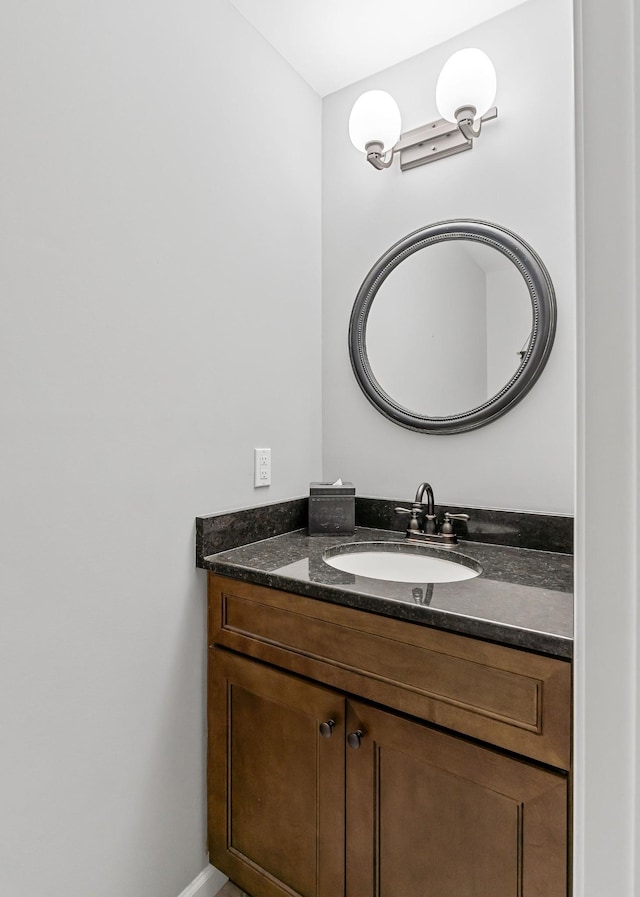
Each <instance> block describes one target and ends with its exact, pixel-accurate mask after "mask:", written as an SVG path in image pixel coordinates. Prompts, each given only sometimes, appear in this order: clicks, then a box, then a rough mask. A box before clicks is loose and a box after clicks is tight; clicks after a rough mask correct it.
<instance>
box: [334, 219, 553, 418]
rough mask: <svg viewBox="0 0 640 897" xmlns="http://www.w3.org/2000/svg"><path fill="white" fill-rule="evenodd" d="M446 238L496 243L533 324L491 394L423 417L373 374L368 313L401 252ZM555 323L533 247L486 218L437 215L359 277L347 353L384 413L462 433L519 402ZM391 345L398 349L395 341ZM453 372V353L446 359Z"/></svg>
mask: <svg viewBox="0 0 640 897" xmlns="http://www.w3.org/2000/svg"><path fill="white" fill-rule="evenodd" d="M445 240H475V241H476V242H478V243H484V244H486V245H488V246H492V247H493V248H494V249H497V250H498V251H499V252H501V253H502V254H503V255H505V256H506V257H507V258H508V259H509V260H510V261H511V262H512V263H513V264H514V265H515V266H516V267H517V268H518V270H519V271H520V273H521V274H522V276H523V278H524V280H525V283H526V285H527V289H528V290H529V296H530V297H531V305H532V310H533V328H532V333H531V338H530V340H529V346H528V348H527V350H526V352H525V354H524V355H523V358H522V362H521V363H520V366H519V367H518V369H517V371H516V372H515V374H514V375H513V377H512V378H511V379H510V380H509V382H508V383H507V384H506V385H505V386H504V387H503V388H502V389H501V390H500V391H499V392H498V393H496V394H495V395H494V396H492V397H491V398H490V399H488V400H487V401H486V402H484V403H483V404H482V405H478V406H477V407H476V408H472V409H471V410H469V411H465V412H463V413H461V414H452V415H449V416H447V417H427V416H426V415H424V414H419V413H417V412H415V411H411V410H409V409H408V408H404V407H403V406H402V405H400V404H398V403H397V402H396V401H395V400H394V399H393V398H391V396H389V395H387V393H386V392H385V391H384V389H383V388H382V387H381V386H380V384H379V383H378V381H377V380H376V378H375V377H374V375H373V372H372V370H371V366H370V364H369V358H368V355H367V319H368V317H369V312H370V310H371V306H372V304H373V300H374V299H375V298H376V295H377V293H378V290H379V289H380V287H381V286H382V284H383V283H384V281H385V280H386V279H387V277H388V276H389V274H390V273H391V272H392V271H393V270H394V268H397V266H398V265H399V264H400V263H401V262H403V261H404V260H405V259H406V258H408V257H409V256H410V255H412V254H413V253H414V252H417V251H418V250H419V249H424V248H425V247H426V246H430V245H431V244H434V243H441V242H443V241H445ZM555 329H556V300H555V293H554V290H553V284H552V282H551V278H550V276H549V272H548V271H547V269H546V268H545V266H544V264H543V262H542V260H541V259H540V257H539V256H538V255H537V253H536V252H535V251H534V250H533V249H532V248H531V246H529V245H528V243H525V241H524V240H523V239H522V238H521V237H519V236H518V235H517V234H514V233H512V232H511V231H509V230H507V229H506V228H504V227H500V226H499V225H497V224H490V223H489V222H487V221H474V220H471V219H470V220H454V221H440V222H438V223H436V224H430V225H427V226H426V227H422V228H420V229H419V230H417V231H414V232H413V233H411V234H408V235H407V236H406V237H403V238H402V239H401V240H400V241H399V242H398V243H396V244H395V245H394V246H392V247H391V248H390V249H389V250H387V252H385V254H384V255H383V256H382V257H381V258H380V259H378V261H377V262H376V263H375V265H374V266H373V268H372V269H371V271H369V273H368V274H367V276H366V278H365V279H364V281H363V283H362V286H361V287H360V289H359V291H358V295H357V296H356V301H355V303H354V306H353V310H352V312H351V321H350V324H349V355H350V358H351V365H352V367H353V372H354V374H355V376H356V380H357V381H358V384H359V385H360V388H361V389H362V391H363V392H364V394H365V396H366V397H367V398H368V399H369V401H370V402H371V403H372V404H373V405H374V406H375V407H376V408H377V409H378V411H380V412H381V413H382V414H384V415H385V417H388V418H389V419H390V420H392V421H394V422H395V423H397V424H400V425H401V426H403V427H408V428H409V429H410V430H417V431H419V432H421V433H433V434H450V433H462V432H464V431H465V430H474V429H476V428H477V427H483V426H485V425H486V424H488V423H491V421H493V420H495V419H496V418H497V417H500V416H501V415H502V414H505V413H506V412H507V411H509V410H510V409H511V408H513V406H514V405H515V404H516V403H517V402H519V401H520V400H521V399H522V398H523V396H525V395H526V393H527V392H528V391H529V390H530V389H531V387H532V386H533V384H534V383H535V382H536V380H537V379H538V377H539V376H540V374H541V373H542V369H543V368H544V366H545V364H546V362H547V358H548V357H549V353H550V351H551V347H552V345H553V339H554V336H555ZM395 351H398V352H400V351H402V347H401V346H398V347H397V349H396V350H395ZM411 365H415V366H416V368H417V370H418V371H424V370H425V369H426V368H427V367H428V358H425V359H415V358H414V359H407V367H408V368H409V367H410V366H411ZM451 371H452V372H453V375H455V359H454V358H452V361H451ZM446 374H447V372H446V371H432V372H430V374H429V376H434V377H445V376H446Z"/></svg>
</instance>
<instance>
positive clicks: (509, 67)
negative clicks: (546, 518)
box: [323, 0, 576, 514]
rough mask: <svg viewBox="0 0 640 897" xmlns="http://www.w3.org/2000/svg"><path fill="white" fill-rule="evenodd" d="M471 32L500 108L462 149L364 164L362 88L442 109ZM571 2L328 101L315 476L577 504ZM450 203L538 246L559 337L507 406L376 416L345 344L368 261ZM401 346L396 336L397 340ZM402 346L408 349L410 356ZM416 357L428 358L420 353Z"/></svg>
mask: <svg viewBox="0 0 640 897" xmlns="http://www.w3.org/2000/svg"><path fill="white" fill-rule="evenodd" d="M465 46H479V47H481V48H482V49H484V50H485V51H486V52H487V53H488V54H489V56H490V57H491V58H492V60H493V62H494V64H495V67H496V70H497V73H498V95H497V98H496V104H497V106H498V108H499V118H498V119H497V120H496V121H494V122H490V123H489V124H487V125H486V126H485V129H484V133H483V135H482V136H481V138H480V140H479V141H478V143H477V145H476V146H475V147H474V149H473V150H472V151H471V152H467V153H461V154H459V155H457V156H454V157H451V158H448V159H443V160H440V161H438V162H435V163H433V164H430V165H425V166H422V167H421V168H418V169H415V170H412V171H407V172H401V171H400V168H399V166H398V165H397V163H396V164H395V165H394V166H393V168H392V169H390V170H388V171H382V172H379V171H375V170H374V169H373V168H372V167H371V166H370V165H368V164H367V163H366V161H365V160H364V157H363V156H362V155H361V154H360V153H358V152H357V151H356V150H355V149H354V148H353V147H352V145H351V143H350V141H349V137H348V133H347V122H348V117H349V112H350V109H351V106H352V104H353V102H354V101H355V99H356V98H357V96H359V94H360V93H361V92H362V91H364V90H366V89H372V88H382V89H386V90H389V92H390V93H392V94H393V95H394V96H395V98H396V99H397V101H398V103H399V105H400V110H401V112H402V115H403V129H404V130H408V129H411V128H414V127H417V126H419V125H421V124H424V123H426V122H427V121H430V120H432V119H435V118H438V113H437V109H436V107H435V84H436V80H437V76H438V73H439V71H440V69H441V67H442V65H443V64H444V62H445V61H446V59H447V58H448V57H449V55H450V54H451V53H452V52H454V51H455V50H458V49H461V48H462V47H465ZM571 48H572V4H571V2H570V0H561V2H558V0H536V2H534V3H525V4H523V5H521V6H519V7H517V8H515V9H513V10H512V11H510V12H508V13H505V14H503V15H501V16H498V17H497V18H495V19H493V20H491V21H489V22H486V23H484V24H483V25H481V26H478V27H477V28H474V29H472V30H470V31H468V32H466V33H465V34H464V35H461V36H459V37H458V38H456V39H454V40H451V41H449V42H447V43H446V44H442V45H440V46H439V47H436V48H434V49H433V50H430V51H428V52H426V53H423V54H421V55H419V56H416V57H414V58H413V59H411V60H408V61H407V62H404V63H401V64H399V65H397V66H394V67H393V68H391V69H388V70H386V71H385V72H380V73H378V74H376V75H375V76H372V77H371V78H368V79H366V80H365V81H362V82H360V83H358V84H357V85H353V86H350V87H348V88H345V89H343V90H341V91H338V92H337V93H335V94H332V95H331V96H329V97H326V98H325V100H324V103H323V363H324V374H323V378H324V379H323V402H324V413H323V414H324V416H323V422H324V475H325V477H329V478H331V477H334V476H342V477H346V478H348V479H350V480H353V481H354V482H355V484H356V487H357V490H358V492H359V493H360V494H364V495H372V496H380V497H385V496H386V497H388V496H392V497H394V498H401V497H403V496H405V497H407V498H409V497H411V495H413V494H414V492H415V488H416V485H417V484H418V483H419V482H420V481H421V480H424V479H428V480H429V481H430V482H431V483H432V484H433V486H434V488H435V492H436V498H437V500H438V501H440V502H443V503H445V502H451V503H455V504H460V505H465V504H468V505H470V506H474V505H480V506H490V507H498V508H513V509H522V510H530V511H547V512H558V513H568V514H571V513H573V456H574V434H573V430H574V405H575V402H574V383H575V376H574V367H575V352H574V340H575V292H576V289H575V212H574V209H575V192H574V136H573V128H574V116H573V108H574V106H573V59H572V49H571ZM448 218H481V219H485V220H489V221H494V222H496V223H498V224H501V225H503V226H506V227H508V228H510V229H512V230H514V231H516V232H517V233H519V234H520V235H521V236H522V237H523V238H524V239H525V240H526V241H527V242H529V243H530V244H531V245H532V246H533V247H534V249H535V250H536V251H537V252H538V253H539V254H540V256H541V257H542V258H543V259H544V261H545V264H546V265H547V267H548V269H549V272H550V274H551V277H552V280H553V282H554V286H555V290H556V294H557V300H558V329H557V335H556V342H555V346H554V349H553V352H552V353H551V356H550V359H549V362H548V364H547V367H546V368H545V370H544V372H543V374H542V376H541V378H540V380H539V381H538V383H537V384H536V385H535V387H534V388H533V390H532V391H531V392H530V393H529V394H528V395H527V396H526V397H525V399H524V400H523V401H522V402H521V403H520V404H519V405H518V406H517V407H515V408H514V409H513V410H512V411H510V412H509V414H508V415H506V416H504V417H502V418H501V419H499V420H498V421H496V422H494V423H492V424H491V425H490V426H487V427H484V428H482V429H480V430H475V431H472V432H470V433H464V434H459V435H454V436H425V435H423V434H417V433H414V432H412V431H410V430H405V429H403V428H401V427H398V426H397V425H395V424H393V423H392V422H390V421H388V420H387V419H386V418H384V417H382V415H380V414H379V413H378V412H377V411H376V410H375V408H374V407H373V406H372V405H371V404H370V403H369V402H368V401H367V400H366V398H365V397H364V396H363V395H362V393H361V391H360V389H359V387H358V385H357V383H356V382H355V379H354V377H353V374H352V371H351V366H350V363H349V356H348V350H347V330H348V323H349V315H350V312H351V307H352V305H353V301H354V298H355V295H356V293H357V291H358V288H359V286H360V284H361V282H362V280H363V279H364V276H365V274H366V273H367V271H368V270H369V269H370V267H371V266H372V264H373V263H374V262H375V261H376V259H377V258H379V257H380V256H381V255H382V253H383V252H384V251H385V250H386V249H387V248H388V247H390V246H391V245H392V244H393V243H395V242H396V241H397V240H398V239H400V237H402V236H403V235H405V234H407V233H409V232H410V231H412V230H415V229H417V228H418V227H421V226H423V225H425V224H429V223H431V222H435V221H438V220H441V219H448ZM397 351H399V352H400V351H402V346H401V345H399V346H398V347H397ZM408 361H409V360H408ZM424 364H426V365H428V358H426V359H425V361H424Z"/></svg>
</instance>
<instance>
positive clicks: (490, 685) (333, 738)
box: [199, 527, 572, 897]
mask: <svg viewBox="0 0 640 897" xmlns="http://www.w3.org/2000/svg"><path fill="white" fill-rule="evenodd" d="M371 540H376V541H380V540H384V541H387V540H388V541H391V542H392V543H398V544H400V543H401V541H402V534H401V533H395V532H383V531H381V530H371V529H367V528H363V527H360V528H358V529H357V530H356V534H355V535H354V536H341V537H340V536H334V537H329V536H326V537H324V536H323V537H309V536H308V535H307V534H306V532H305V531H304V530H297V531H294V532H289V533H284V534H282V535H279V536H275V537H273V538H269V539H266V540H263V541H259V542H255V543H253V544H246V545H244V546H241V547H238V548H236V549H233V550H229V551H222V552H216V553H214V554H211V555H208V556H202V557H201V558H200V561H199V563H200V566H202V567H204V568H206V569H208V571H209V572H208V594H209V614H208V626H209V646H210V647H209V689H208V715H209V758H208V778H207V781H208V807H209V810H208V823H209V851H210V856H211V862H212V863H213V864H214V865H215V866H217V867H218V868H219V869H221V870H222V871H224V872H225V873H226V874H227V875H229V877H230V878H231V879H232V880H233V881H235V882H236V883H237V884H239V885H240V886H241V887H242V888H244V889H245V890H247V891H248V892H249V894H251V895H252V897H285V895H287V897H292V895H303V897H338V895H346V897H398V895H403V897H405V895H406V897H466V895H468V897H489V895H490V897H534V895H536V897H567V895H568V893H569V887H570V885H569V878H568V867H569V827H570V826H569V820H570V774H571V644H572V642H571V558H570V557H569V556H568V555H565V554H561V553H555V552H545V551H530V550H522V549H517V548H512V547H505V546H502V545H487V544H484V543H480V542H477V543H471V542H463V543H460V545H458V546H457V547H456V548H454V549H452V552H453V553H455V552H458V553H460V554H462V555H464V556H465V557H468V558H471V559H472V560H473V561H474V562H475V563H477V564H479V566H480V567H481V568H482V571H483V572H482V573H481V574H480V576H478V577H477V578H476V579H473V580H467V581H464V582H452V583H437V584H435V585H431V586H430V587H429V586H428V585H423V586H418V585H417V584H415V583H414V584H410V583H409V584H408V583H395V582H393V583H383V582H379V581H375V580H371V579H367V578H366V577H358V576H354V575H352V574H349V573H345V572H342V571H339V570H336V569H333V568H332V567H330V566H329V565H327V564H326V563H325V562H324V560H323V556H325V553H326V552H327V550H328V549H331V548H332V547H335V545H337V544H339V543H344V542H345V541H356V542H357V541H361V542H365V543H368V542H370V541H371ZM452 556H453V555H452Z"/></svg>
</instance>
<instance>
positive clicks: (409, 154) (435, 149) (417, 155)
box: [393, 106, 498, 171]
mask: <svg viewBox="0 0 640 897" xmlns="http://www.w3.org/2000/svg"><path fill="white" fill-rule="evenodd" d="M497 117H498V110H497V108H496V107H495V106H492V107H491V109H489V110H488V111H487V112H485V114H484V115H483V116H482V118H481V119H480V121H481V122H485V121H490V120H491V119H494V118H497ZM470 149H473V140H472V139H471V138H469V137H465V135H464V134H463V133H462V132H461V130H460V128H459V127H458V125H457V124H456V123H455V122H450V121H447V120H446V119H444V118H439V119H437V120H436V121H432V122H429V124H426V125H422V126H421V127H419V128H414V129H413V130H412V131H406V132H405V133H404V134H401V135H400V140H399V141H398V142H397V143H396V145H395V147H394V148H393V152H394V154H395V153H400V168H401V169H402V171H408V170H409V169H410V168H417V167H418V166H419V165H426V163H427V162H435V160H436V159H443V158H444V157H445V156H453V155H454V154H455V153H462V152H464V151H465V150H470Z"/></svg>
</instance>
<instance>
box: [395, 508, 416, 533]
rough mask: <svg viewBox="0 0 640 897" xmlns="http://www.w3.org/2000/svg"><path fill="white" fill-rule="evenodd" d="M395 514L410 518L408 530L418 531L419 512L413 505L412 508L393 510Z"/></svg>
mask: <svg viewBox="0 0 640 897" xmlns="http://www.w3.org/2000/svg"><path fill="white" fill-rule="evenodd" d="M395 512H396V514H409V515H410V516H411V520H410V521H409V524H408V526H407V529H408V530H412V531H414V530H420V521H419V519H418V517H419V515H420V511H419V509H418V508H417V507H416V506H415V505H414V506H413V508H395Z"/></svg>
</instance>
